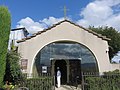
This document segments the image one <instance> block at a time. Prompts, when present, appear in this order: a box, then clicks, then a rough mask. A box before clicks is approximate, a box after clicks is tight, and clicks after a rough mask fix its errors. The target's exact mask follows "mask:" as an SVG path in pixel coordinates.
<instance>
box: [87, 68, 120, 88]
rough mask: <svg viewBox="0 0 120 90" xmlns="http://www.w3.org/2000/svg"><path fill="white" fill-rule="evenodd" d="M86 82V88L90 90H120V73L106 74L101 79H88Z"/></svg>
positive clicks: (95, 77) (96, 77)
mask: <svg viewBox="0 0 120 90" xmlns="http://www.w3.org/2000/svg"><path fill="white" fill-rule="evenodd" d="M85 81H86V83H87V85H86V86H85V88H87V89H88V88H89V90H120V73H118V70H116V71H113V72H105V73H104V75H102V76H99V77H98V76H94V77H87V78H86V79H85ZM85 90H86V89H85Z"/></svg>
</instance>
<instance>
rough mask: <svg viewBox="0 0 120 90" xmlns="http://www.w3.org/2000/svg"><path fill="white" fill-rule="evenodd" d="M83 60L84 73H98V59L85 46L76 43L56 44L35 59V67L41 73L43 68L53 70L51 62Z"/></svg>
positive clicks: (82, 68) (45, 49)
mask: <svg viewBox="0 0 120 90" xmlns="http://www.w3.org/2000/svg"><path fill="white" fill-rule="evenodd" d="M52 59H55V60H61V59H62V60H64V59H65V60H76V59H78V60H81V71H82V72H93V71H94V72H98V67H97V62H96V58H95V57H94V55H93V54H92V52H91V51H90V50H89V49H88V48H87V47H85V46H83V45H81V44H78V43H75V42H54V43H51V44H49V45H47V46H45V47H44V48H43V49H42V50H40V51H39V53H38V54H37V56H36V58H35V63H34V67H36V69H37V72H39V73H40V72H41V67H42V66H47V67H48V72H50V69H51V60H52Z"/></svg>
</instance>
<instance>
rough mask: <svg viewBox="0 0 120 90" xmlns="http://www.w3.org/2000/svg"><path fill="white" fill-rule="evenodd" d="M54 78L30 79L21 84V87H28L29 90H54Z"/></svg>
mask: <svg viewBox="0 0 120 90" xmlns="http://www.w3.org/2000/svg"><path fill="white" fill-rule="evenodd" d="M52 85H53V78H52V77H39V78H29V79H27V80H26V81H24V82H21V83H20V87H27V88H29V90H52Z"/></svg>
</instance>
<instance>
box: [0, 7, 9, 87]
mask: <svg viewBox="0 0 120 90" xmlns="http://www.w3.org/2000/svg"><path fill="white" fill-rule="evenodd" d="M10 29H11V16H10V13H9V11H8V9H7V8H6V7H5V6H0V87H1V86H2V84H3V83H2V82H3V79H4V75H5V66H6V54H7V48H8V40H9V34H10Z"/></svg>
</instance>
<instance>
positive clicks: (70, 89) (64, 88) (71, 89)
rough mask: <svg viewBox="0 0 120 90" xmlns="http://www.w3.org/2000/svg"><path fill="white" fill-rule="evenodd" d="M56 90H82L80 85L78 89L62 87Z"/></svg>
mask: <svg viewBox="0 0 120 90" xmlns="http://www.w3.org/2000/svg"><path fill="white" fill-rule="evenodd" d="M55 90H81V86H80V85H79V86H78V87H77V88H76V87H75V86H69V85H61V87H59V88H55Z"/></svg>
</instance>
